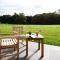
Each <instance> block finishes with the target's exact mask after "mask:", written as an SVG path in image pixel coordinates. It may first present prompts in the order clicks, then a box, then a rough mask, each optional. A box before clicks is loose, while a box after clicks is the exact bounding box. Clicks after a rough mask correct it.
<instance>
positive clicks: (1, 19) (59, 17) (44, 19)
mask: <svg viewBox="0 0 60 60" xmlns="http://www.w3.org/2000/svg"><path fill="white" fill-rule="evenodd" d="M0 23H5V24H39V25H40V24H41V25H44V24H46V25H48V24H60V14H55V13H43V14H36V15H34V16H25V15H24V13H19V14H17V13H14V15H12V16H11V15H3V16H0Z"/></svg>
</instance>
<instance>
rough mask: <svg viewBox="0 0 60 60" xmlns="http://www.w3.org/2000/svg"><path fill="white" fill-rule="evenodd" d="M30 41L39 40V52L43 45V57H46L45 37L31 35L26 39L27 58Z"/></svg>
mask: <svg viewBox="0 0 60 60" xmlns="http://www.w3.org/2000/svg"><path fill="white" fill-rule="evenodd" d="M29 40H38V50H39V49H40V44H41V57H43V56H44V37H43V36H42V35H40V34H39V35H38V36H36V35H31V36H30V37H29V36H28V35H27V37H26V56H28V41H29Z"/></svg>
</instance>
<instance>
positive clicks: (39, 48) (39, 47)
mask: <svg viewBox="0 0 60 60" xmlns="http://www.w3.org/2000/svg"><path fill="white" fill-rule="evenodd" d="M39 49H40V40H38V50H39Z"/></svg>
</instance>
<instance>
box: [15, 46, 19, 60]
mask: <svg viewBox="0 0 60 60" xmlns="http://www.w3.org/2000/svg"><path fill="white" fill-rule="evenodd" d="M16 48H17V60H19V46H17V47H16Z"/></svg>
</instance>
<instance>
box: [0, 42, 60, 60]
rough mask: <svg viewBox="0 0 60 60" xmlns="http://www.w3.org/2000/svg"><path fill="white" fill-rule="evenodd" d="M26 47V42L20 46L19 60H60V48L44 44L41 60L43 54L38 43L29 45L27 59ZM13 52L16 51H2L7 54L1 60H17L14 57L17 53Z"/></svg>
mask: <svg viewBox="0 0 60 60" xmlns="http://www.w3.org/2000/svg"><path fill="white" fill-rule="evenodd" d="M25 45H26V43H25V42H23V43H20V44H19V60H60V47H58V46H53V45H46V44H44V57H43V58H42V59H41V58H40V56H41V52H40V50H38V43H36V42H29V43H28V56H27V57H25V56H26V46H25ZM7 50H8V52H6V51H7ZM9 50H10V52H9ZM13 50H14V49H6V50H2V53H3V54H5V57H2V59H1V60H16V56H14V55H13V54H15V53H16V51H15V52H14V51H13ZM3 51H5V52H3ZM10 54H11V56H10ZM6 55H7V56H6Z"/></svg>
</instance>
